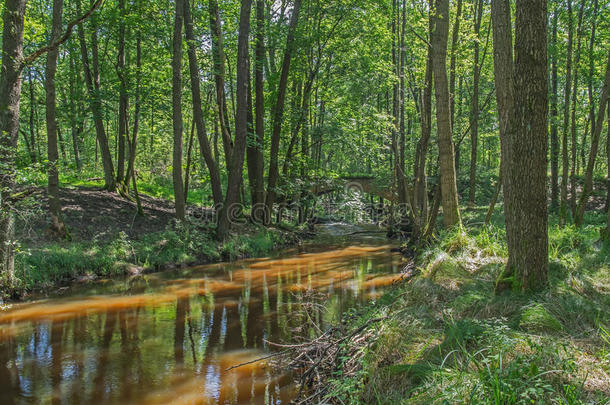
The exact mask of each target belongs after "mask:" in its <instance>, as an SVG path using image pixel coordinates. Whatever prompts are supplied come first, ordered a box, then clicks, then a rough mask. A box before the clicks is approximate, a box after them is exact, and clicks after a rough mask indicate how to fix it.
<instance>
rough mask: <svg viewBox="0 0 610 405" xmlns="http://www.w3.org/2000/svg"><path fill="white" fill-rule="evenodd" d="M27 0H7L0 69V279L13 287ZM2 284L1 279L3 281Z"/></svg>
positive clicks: (3, 18)
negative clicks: (15, 194) (16, 156)
mask: <svg viewBox="0 0 610 405" xmlns="http://www.w3.org/2000/svg"><path fill="white" fill-rule="evenodd" d="M25 3H26V1H25V0H6V3H5V4H4V14H3V16H2V20H3V31H2V67H1V69H0V278H4V279H5V280H6V282H7V284H10V283H11V282H12V279H13V275H14V272H15V251H14V243H15V241H14V235H15V220H14V212H13V205H12V201H11V194H12V193H13V190H14V187H15V154H16V151H17V137H18V135H19V96H20V95H21V62H22V60H23V20H24V15H25ZM0 281H2V280H0Z"/></svg>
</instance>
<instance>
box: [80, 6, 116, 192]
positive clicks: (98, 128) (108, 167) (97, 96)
mask: <svg viewBox="0 0 610 405" xmlns="http://www.w3.org/2000/svg"><path fill="white" fill-rule="evenodd" d="M76 6H77V9H78V11H79V13H80V0H77V2H76ZM91 25H92V32H91V55H92V57H91V64H90V63H89V51H88V50H87V42H86V39H85V29H84V27H83V24H82V23H81V24H79V26H78V39H79V42H80V48H81V58H82V61H83V71H84V73H85V83H86V85H87V91H88V93H89V107H90V109H91V113H92V114H93V121H94V123H95V133H96V136H97V143H98V145H99V148H100V151H101V155H102V164H103V167H104V188H105V189H106V190H108V191H114V190H115V189H116V179H115V177H114V164H113V163H112V154H111V153H110V148H109V147H108V137H107V135H106V128H105V127H104V120H103V116H102V110H103V109H102V99H101V93H100V72H99V57H98V39H97V24H96V21H95V19H94V20H92V22H91Z"/></svg>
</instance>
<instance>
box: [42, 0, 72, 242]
mask: <svg viewBox="0 0 610 405" xmlns="http://www.w3.org/2000/svg"><path fill="white" fill-rule="evenodd" d="M62 12H63V0H53V23H52V28H51V38H50V41H49V43H50V44H53V43H55V42H56V41H57V40H58V39H59V37H60V35H61V19H62ZM58 54H59V50H58V49H57V48H55V49H53V50H51V51H50V52H49V53H48V54H47V64H46V77H45V89H46V92H47V97H46V119H47V142H48V160H49V163H48V177H49V184H48V191H49V215H50V220H51V224H50V227H51V231H53V233H55V235H56V236H57V237H59V238H65V237H66V236H67V234H68V232H67V230H66V226H65V225H64V221H63V219H62V215H61V202H60V200H59V167H58V166H59V153H58V150H57V132H58V128H57V113H56V109H55V102H56V95H55V73H56V72H57V56H58Z"/></svg>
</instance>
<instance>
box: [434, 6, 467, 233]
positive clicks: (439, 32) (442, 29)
mask: <svg viewBox="0 0 610 405" xmlns="http://www.w3.org/2000/svg"><path fill="white" fill-rule="evenodd" d="M433 29H434V30H433V31H432V33H431V45H432V71H433V74H434V93H435V96H436V120H437V128H438V148H439V158H440V169H441V195H442V206H443V224H444V226H445V227H451V226H456V225H457V226H458V227H460V228H461V226H462V224H461V219H460V211H459V207H458V195H457V184H456V178H455V155H454V150H453V137H452V130H451V111H450V107H449V86H448V83H447V38H448V35H449V1H448V0H435V10H434V14H433Z"/></svg>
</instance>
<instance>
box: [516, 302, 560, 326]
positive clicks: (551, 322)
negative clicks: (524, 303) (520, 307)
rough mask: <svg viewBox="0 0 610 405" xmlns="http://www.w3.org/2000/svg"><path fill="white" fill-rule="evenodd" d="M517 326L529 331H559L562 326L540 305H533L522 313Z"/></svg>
mask: <svg viewBox="0 0 610 405" xmlns="http://www.w3.org/2000/svg"><path fill="white" fill-rule="evenodd" d="M519 326H520V327H521V328H523V329H526V330H531V331H556V332H557V331H561V330H562V329H563V325H561V322H559V320H558V319H557V318H555V317H554V316H553V315H551V314H550V313H549V311H548V310H547V309H546V308H545V307H544V305H542V304H534V305H531V306H529V307H528V308H526V309H525V310H524V311H523V314H522V315H521V320H520V321H519Z"/></svg>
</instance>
